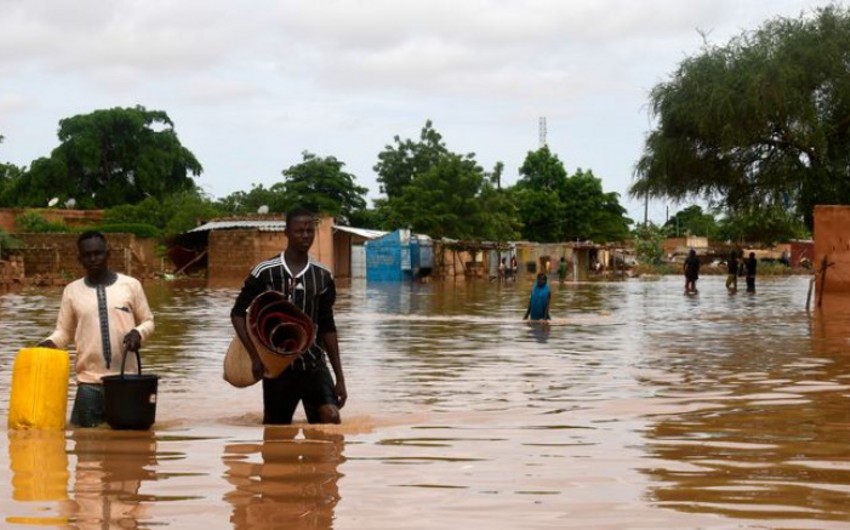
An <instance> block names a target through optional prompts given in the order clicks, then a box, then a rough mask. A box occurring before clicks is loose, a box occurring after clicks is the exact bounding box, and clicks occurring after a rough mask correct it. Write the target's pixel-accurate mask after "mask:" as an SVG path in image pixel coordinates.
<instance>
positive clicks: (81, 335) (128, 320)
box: [39, 231, 154, 427]
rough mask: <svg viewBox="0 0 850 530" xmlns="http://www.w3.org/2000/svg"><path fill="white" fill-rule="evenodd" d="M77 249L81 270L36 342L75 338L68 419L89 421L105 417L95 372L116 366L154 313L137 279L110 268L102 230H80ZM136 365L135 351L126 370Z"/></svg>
mask: <svg viewBox="0 0 850 530" xmlns="http://www.w3.org/2000/svg"><path fill="white" fill-rule="evenodd" d="M77 251H78V252H79V254H78V259H79V260H80V264H82V266H83V268H85V270H86V275H85V276H84V277H82V278H80V279H78V280H75V281H73V282H71V283H70V284H68V285H67V286H66V287H65V290H64V291H63V292H62V303H61V306H60V307H59V317H58V318H57V321H56V329H55V330H54V331H53V333H52V334H51V335H50V336H49V337H47V338H46V339H45V340H43V341H42V342H41V343H39V345H40V346H45V347H48V348H59V349H65V348H67V346H68V345H69V344H71V343H74V345H75V346H76V351H77V353H76V360H75V364H74V371H75V372H76V376H77V394H76V398H75V399H74V408H73V410H72V412H71V423H72V424H73V425H76V426H78V427H94V426H97V425H99V424H101V423H103V422H104V397H103V384H102V382H101V380H100V378H101V377H102V376H104V375H108V374H114V373H118V372H120V370H121V359H122V356H123V354H124V352H125V351H128V352H133V351H136V350H138V349H139V347H140V346H141V344H142V341H143V340H145V339H147V338H148V337H149V336H150V335H151V334H152V333H153V328H154V325H153V314H152V313H151V310H150V307H149V306H148V300H147V297H145V292H144V290H143V289H142V284H141V283H140V282H139V281H138V280H137V279H135V278H132V277H130V276H126V275H124V274H119V273H116V272H113V271H111V270H109V266H108V262H109V248H108V246H107V244H106V237H105V236H104V235H103V234H102V233H100V232H94V231H89V232H84V233H82V234H80V237H79V238H78V239H77ZM136 370H137V367H136V359H135V356H130V358H128V359H127V362H126V365H125V371H127V372H131V373H135V372H136Z"/></svg>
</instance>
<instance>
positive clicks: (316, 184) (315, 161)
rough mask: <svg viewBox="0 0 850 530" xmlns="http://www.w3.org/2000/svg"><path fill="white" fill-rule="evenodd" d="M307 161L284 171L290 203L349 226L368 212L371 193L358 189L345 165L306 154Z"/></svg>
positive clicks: (332, 158) (328, 157)
mask: <svg viewBox="0 0 850 530" xmlns="http://www.w3.org/2000/svg"><path fill="white" fill-rule="evenodd" d="M302 157H303V161H302V162H301V163H299V164H295V165H294V166H291V167H289V168H288V169H285V170H283V176H284V178H285V179H286V181H285V182H284V194H285V196H286V198H287V202H288V203H289V204H290V206H292V205H299V206H301V207H304V208H309V209H311V210H313V211H315V212H322V213H326V214H328V215H332V216H334V217H339V218H340V220H341V221H343V222H347V221H348V220H349V219H350V218H351V215H352V214H353V213H354V212H356V211H359V210H362V209H364V208H366V199H365V196H366V192H367V191H369V190H368V189H366V188H364V187H363V186H358V185H357V184H356V183H355V180H356V178H355V177H354V175H352V174H351V173H347V172H345V171H343V167H345V164H344V163H342V162H340V161H339V160H337V159H336V158H335V157H332V156H327V157H324V158H320V157H318V156H316V155H314V154H312V153H309V152H307V151H304V152H303V153H302Z"/></svg>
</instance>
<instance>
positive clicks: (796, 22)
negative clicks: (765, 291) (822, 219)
mask: <svg viewBox="0 0 850 530" xmlns="http://www.w3.org/2000/svg"><path fill="white" fill-rule="evenodd" d="M650 100H651V110H652V113H653V115H654V116H655V117H656V118H657V119H658V125H657V128H656V129H655V130H653V131H652V132H651V133H650V134H649V136H648V137H647V140H646V145H645V149H644V154H643V156H642V158H641V159H640V161H639V162H638V164H637V166H636V171H635V176H636V179H635V181H634V182H633V185H632V187H631V189H630V193H631V194H632V195H633V196H640V197H643V196H652V197H667V198H672V199H675V200H683V199H685V198H687V197H701V198H703V199H707V200H709V201H713V202H717V203H719V204H721V205H722V206H725V207H726V208H728V209H729V210H730V211H731V212H733V213H734V212H735V211H737V210H740V209H743V210H748V211H749V210H752V209H753V208H756V209H758V208H773V207H782V208H788V207H796V210H797V212H798V214H799V215H802V216H803V217H805V219H806V221H807V224H808V225H809V226H811V215H812V211H813V207H814V205H816V204H840V203H848V202H850V11H848V10H847V9H843V8H840V7H837V6H829V7H825V8H822V9H818V10H817V11H816V12H815V13H814V15H813V16H803V15H801V16H800V17H799V18H796V19H789V18H776V19H773V20H770V21H768V22H766V23H765V24H764V25H763V26H762V27H761V28H759V29H758V30H756V31H754V32H746V33H743V34H741V35H740V36H738V37H736V38H734V39H732V40H731V41H730V42H729V43H728V44H726V45H725V46H716V45H710V44H706V45H705V47H704V48H703V50H702V52H701V53H700V54H699V55H696V56H693V57H690V58H687V59H685V60H684V61H683V62H682V63H681V64H680V66H679V69H678V70H677V71H676V72H675V74H673V76H672V78H671V79H670V80H669V81H667V82H663V83H660V84H659V85H657V86H656V87H655V88H654V89H653V90H652V92H651V95H650Z"/></svg>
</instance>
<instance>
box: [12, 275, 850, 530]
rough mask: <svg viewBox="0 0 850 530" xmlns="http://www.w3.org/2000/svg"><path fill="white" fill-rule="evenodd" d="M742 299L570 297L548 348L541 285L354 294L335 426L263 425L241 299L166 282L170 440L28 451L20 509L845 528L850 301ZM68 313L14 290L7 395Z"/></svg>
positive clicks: (791, 294)
mask: <svg viewBox="0 0 850 530" xmlns="http://www.w3.org/2000/svg"><path fill="white" fill-rule="evenodd" d="M724 280H725V278H724V277H719V276H718V277H711V276H707V277H706V278H704V279H700V293H699V296H694V297H686V296H683V294H682V286H681V278H680V277H678V276H677V277H671V278H669V279H668V278H659V279H654V280H652V279H638V280H629V281H624V282H619V283H593V284H577V283H566V284H563V285H560V284H555V285H553V291H552V307H551V313H552V317H553V320H552V322H551V324H550V326H549V328H548V329H536V328H534V327H532V326H529V324H528V323H526V322H523V321H522V315H523V314H524V312H525V308H526V307H527V303H528V294H529V292H530V289H531V282H527V283H523V282H522V281H520V282H517V283H508V284H495V283H493V284H490V283H487V282H486V281H485V282H469V283H466V284H464V283H462V282H459V283H457V284H454V283H450V282H445V283H442V284H441V283H434V284H429V285H422V284H393V285H367V284H365V283H362V282H361V283H359V284H358V283H357V282H352V284H351V285H350V286H349V287H344V288H340V290H339V292H338V301H337V310H338V311H337V315H336V316H337V328H338V331H339V338H340V343H341V349H342V356H343V359H344V363H345V367H346V376H347V383H348V386H349V392H350V395H351V399H350V401H349V404H348V405H347V406H346V408H345V410H344V411H343V412H344V422H343V425H341V426H338V428H337V429H335V430H319V429H318V428H314V427H307V426H304V425H303V424H298V426H295V427H269V428H265V429H264V428H263V427H262V426H261V425H260V421H261V408H262V407H261V402H262V396H261V392H260V391H261V389H260V388H259V386H255V387H251V388H248V389H234V388H231V387H228V386H227V385H226V384H224V383H223V382H222V380H221V360H222V356H223V354H224V351H225V349H226V347H227V344H228V342H229V340H230V337H231V336H232V327H231V326H230V324H229V319H228V312H229V309H230V306H231V305H232V301H233V297H234V296H235V290H234V289H232V288H231V289H209V288H206V287H202V286H197V285H194V286H191V285H180V286H178V285H173V284H162V285H150V286H146V288H147V289H148V292H149V299H150V300H151V303H152V306H153V309H154V311H155V314H156V316H157V319H158V322H160V323H161V326H159V327H158V332H157V334H156V335H155V336H154V337H153V339H152V340H151V341H150V343H148V344H146V348H145V351H143V352H142V354H143V358H144V360H145V362H146V364H145V366H146V367H147V368H149V369H150V371H151V372H152V373H157V374H158V375H160V376H161V377H162V379H161V385H160V394H159V402H158V410H157V424H156V429H157V436H156V437H155V438H153V437H149V438H138V437H136V436H133V435H129V434H128V435H124V434H117V433H110V432H109V431H97V430H94V431H89V432H74V433H71V438H70V439H68V440H63V439H62V438H61V437H59V438H54V439H53V440H52V441H43V442H38V441H32V440H30V441H27V440H26V439H22V440H18V439H16V438H14V437H13V436H11V435H10V436H9V464H10V465H8V466H7V465H0V511H2V512H3V513H4V514H6V516H7V520H6V521H7V522H9V521H10V520H11V519H10V518H12V517H17V518H26V517H35V518H36V519H30V520H31V521H38V522H39V524H43V525H47V526H53V527H65V528H67V527H78V528H80V527H82V528H86V527H91V528H103V527H107V528H108V527H110V526H112V527H119V526H120V525H123V526H126V527H133V526H137V527H147V528H150V527H154V526H156V527H168V528H179V529H180V530H194V529H201V530H208V529H209V528H239V529H247V528H276V527H279V526H281V525H286V526H287V527H288V526H293V525H294V526H296V527H298V526H300V527H316V528H329V527H333V528H335V529H337V530H345V529H347V528H354V529H359V528H396V527H398V526H401V525H402V524H403V523H406V522H409V521H410V522H413V521H415V522H414V523H413V524H414V526H416V527H417V528H447V527H453V526H459V527H466V526H472V527H474V526H476V525H480V524H481V521H487V524H488V527H493V528H499V529H501V528H634V527H641V528H706V529H709V528H711V529H726V528H733V527H734V528H818V529H823V528H831V527H832V528H842V527H846V526H847V523H846V521H847V520H850V508H848V506H847V503H846V502H844V501H845V500H846V499H847V498H848V494H850V486H848V485H850V475H849V474H850V466H848V464H847V462H848V452H847V442H846V439H847V434H848V432H850V408H848V407H847V396H848V395H850V375H848V374H850V355H848V354H847V353H848V350H850V311H848V310H847V309H848V308H850V303H838V302H837V306H836V307H833V305H831V304H828V302H829V301H828V300H826V301H825V305H824V307H823V308H821V309H820V310H819V311H812V312H811V313H807V312H806V311H805V298H806V292H807V287H808V281H807V280H808V278H765V279H764V280H760V281H759V291H758V293H757V294H756V295H752V296H751V295H746V294H744V293H743V292H742V291H739V293H738V294H736V295H734V296H730V295H729V293H728V292H727V290H726V288H725V286H724ZM60 294H61V291H59V290H56V291H55V292H54V291H48V290H45V291H32V292H27V293H9V294H4V295H0V311H2V320H0V350H2V353H3V355H0V368H3V367H5V368H7V369H6V370H0V388H8V384H9V369H8V368H9V367H10V366H11V359H12V358H13V357H14V353H15V352H14V351H13V350H17V349H18V348H19V347H20V345H22V344H23V343H27V341H29V340H30V338H33V339H35V338H39V337H43V336H44V335H45V334H46V333H47V332H49V330H50V329H51V328H52V326H53V324H54V323H55V310H56V307H57V306H58V299H59V296H60ZM842 306H844V309H842ZM7 394H8V393H7V392H0V408H3V407H4V406H5V405H6V404H7V401H8V395H7ZM296 419H297V420H300V419H301V418H296ZM302 429H303V430H302ZM261 433H262V434H261ZM336 433H344V439H343V435H340V434H336ZM89 436H91V438H89ZM65 445H67V446H68V447H70V448H71V451H70V453H67V454H66V453H65V452H64V448H65ZM164 448H173V449H174V452H168V451H164V450H163V449H164ZM35 455H38V456H35ZM42 455H44V456H43V457H42ZM169 455H179V456H177V457H170V456H169ZM2 456H3V453H0V457H2ZM343 465H344V466H345V467H342V466H343ZM39 466H40V467H39ZM69 468H70V474H69V473H68V469H69ZM343 471H344V473H345V480H344V481H343V480H340V479H341V478H342V477H343V475H342V473H343ZM4 473H5V475H4ZM35 477H37V478H35ZM166 479H167V480H166ZM190 495H191V496H190ZM27 498H31V499H32V500H25V499H27ZM222 499H225V500H226V501H227V502H222ZM22 520H25V519H22ZM272 520H274V522H271V521H272ZM30 524H34V523H30Z"/></svg>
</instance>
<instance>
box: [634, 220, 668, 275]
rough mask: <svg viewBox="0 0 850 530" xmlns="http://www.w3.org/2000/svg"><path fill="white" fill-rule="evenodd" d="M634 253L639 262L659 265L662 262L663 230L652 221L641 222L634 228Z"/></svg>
mask: <svg viewBox="0 0 850 530" xmlns="http://www.w3.org/2000/svg"><path fill="white" fill-rule="evenodd" d="M634 238H635V253H636V254H637V258H638V260H639V261H640V262H641V263H645V264H647V265H660V264H661V263H663V262H664V245H663V244H664V230H662V229H661V228H659V227H658V226H656V225H655V224H653V223H647V224H641V225H639V226H638V227H636V228H635V230H634Z"/></svg>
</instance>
